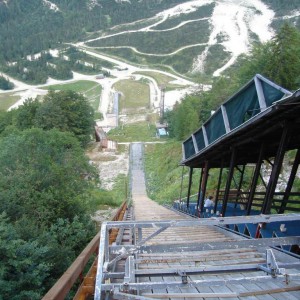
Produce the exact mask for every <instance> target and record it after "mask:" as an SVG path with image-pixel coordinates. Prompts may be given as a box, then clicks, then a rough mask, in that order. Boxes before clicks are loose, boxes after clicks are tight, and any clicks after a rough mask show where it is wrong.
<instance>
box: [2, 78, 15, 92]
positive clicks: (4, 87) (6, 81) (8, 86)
mask: <svg viewBox="0 0 300 300" xmlns="http://www.w3.org/2000/svg"><path fill="white" fill-rule="evenodd" d="M13 88H14V84H13V83H12V82H10V81H9V79H7V78H5V77H4V76H2V75H1V76H0V90H12V89H13Z"/></svg>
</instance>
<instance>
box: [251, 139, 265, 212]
mask: <svg viewBox="0 0 300 300" xmlns="http://www.w3.org/2000/svg"><path fill="white" fill-rule="evenodd" d="M264 151H265V144H264V143H262V144H261V145H260V150H259V156H258V159H257V163H256V166H255V171H254V175H253V178H252V183H251V188H250V193H249V198H248V204H247V215H250V213H251V208H252V203H253V198H254V194H255V190H256V186H257V181H258V178H259V175H260V169H261V165H262V162H263V156H264Z"/></svg>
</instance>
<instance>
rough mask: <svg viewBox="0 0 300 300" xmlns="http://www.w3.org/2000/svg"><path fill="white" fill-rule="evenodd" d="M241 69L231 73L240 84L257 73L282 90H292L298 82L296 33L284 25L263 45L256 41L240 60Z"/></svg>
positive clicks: (299, 48) (298, 41)
mask: <svg viewBox="0 0 300 300" xmlns="http://www.w3.org/2000/svg"><path fill="white" fill-rule="evenodd" d="M240 65H241V68H240V70H238V71H237V72H236V74H231V76H232V75H233V76H234V77H235V78H236V80H237V81H238V82H239V83H240V85H243V84H245V83H246V82H247V81H249V80H250V79H251V78H252V77H253V76H254V75H255V74H257V73H259V74H262V75H263V76H265V77H267V78H269V79H271V80H272V81H274V82H275V83H276V84H279V85H281V86H283V87H285V88H286V89H290V90H294V89H298V88H299V84H300V71H299V70H300V32H299V30H298V29H296V28H295V27H293V26H291V25H289V24H287V23H286V24H284V25H283V27H281V29H280V30H279V32H278V34H277V35H276V36H274V38H273V39H272V40H271V41H270V42H267V43H265V44H256V45H254V47H253V48H252V51H251V53H250V54H249V55H248V56H244V57H243V58H242V60H241V61H240Z"/></svg>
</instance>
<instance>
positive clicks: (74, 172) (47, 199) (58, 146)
mask: <svg viewBox="0 0 300 300" xmlns="http://www.w3.org/2000/svg"><path fill="white" fill-rule="evenodd" d="M0 149H1V151H0V198H1V202H0V212H2V211H5V212H6V213H7V215H8V216H9V217H10V218H11V220H14V221H17V220H19V219H21V218H23V217H25V218H29V219H30V218H33V219H34V220H35V222H36V224H38V225H39V226H44V225H49V224H51V223H53V222H54V221H55V220H56V219H57V218H63V219H65V218H69V219H70V220H72V219H73V218H74V217H75V216H76V215H80V214H84V213H85V211H86V209H87V207H86V206H87V203H88V197H89V196H88V189H89V182H90V181H89V180H88V179H87V180H84V178H94V177H95V176H96V175H95V174H96V172H95V169H94V168H93V167H92V166H91V165H90V164H89V163H88V159H87V158H86V157H85V155H84V152H83V149H82V148H81V147H80V145H79V143H78V141H77V139H76V138H74V137H73V136H72V135H71V134H70V133H66V132H60V131H58V130H56V129H53V130H50V131H43V130H41V129H37V128H33V129H29V130H25V131H23V132H20V133H15V134H11V135H9V136H7V137H4V138H2V139H1V140H0Z"/></svg>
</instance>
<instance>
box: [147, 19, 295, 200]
mask: <svg viewBox="0 0 300 300" xmlns="http://www.w3.org/2000/svg"><path fill="white" fill-rule="evenodd" d="M257 73H259V74H262V75H263V76H265V77H267V78H269V79H271V80H272V81H273V82H275V83H276V84H278V85H280V86H282V87H285V88H286V89H288V90H290V91H295V90H298V89H300V32H299V30H297V29H296V28H295V27H291V26H289V25H287V24H285V25H284V26H283V27H282V28H281V29H280V30H279V32H278V34H277V35H276V36H275V37H274V38H273V39H272V40H271V41H270V42H267V43H264V44H258V45H255V46H253V48H252V51H251V52H250V54H249V55H245V56H244V57H242V58H241V59H240V60H239V62H238V66H237V67H234V68H232V69H231V70H230V71H229V72H228V75H229V76H226V77H225V76H222V77H219V78H215V79H214V82H213V85H212V89H211V90H210V91H206V92H203V91H199V92H196V93H194V94H191V95H188V96H186V97H185V98H184V100H183V101H182V102H181V103H177V104H176V105H175V107H174V109H173V110H170V111H168V112H167V114H166V121H167V123H168V125H169V130H170V136H171V137H172V138H174V139H175V140H177V143H176V142H175V141H173V142H172V143H168V144H165V145H164V146H160V145H147V146H146V151H145V152H146V173H147V183H148V185H147V187H148V193H149V195H150V196H151V198H152V199H156V200H157V201H160V202H168V201H169V202H170V201H173V200H174V199H178V198H179V197H180V190H181V184H183V190H185V191H186V190H187V186H188V174H187V172H188V170H187V168H186V169H182V168H180V167H179V166H178V162H179V160H180V153H181V151H182V149H181V142H182V141H183V140H185V139H186V138H187V137H188V136H190V135H191V134H192V133H193V132H195V131H196V130H197V129H199V127H200V126H202V124H203V123H204V122H206V121H207V120H208V119H209V118H210V116H211V113H212V112H213V111H214V110H216V109H217V108H219V106H220V105H221V104H222V103H223V102H225V101H226V100H228V99H229V98H230V97H231V96H232V95H234V94H235V93H236V91H238V90H239V89H240V88H241V87H242V86H243V85H245V84H246V83H247V82H248V81H250V79H251V78H253V77H254V75H255V74H257ZM292 155H293V154H292ZM210 175H211V176H210V177H211V178H212V179H211V180H210V183H209V186H208V189H215V188H216V186H217V178H218V175H215V174H214V170H211V171H210ZM214 175H215V176H214ZM182 176H183V183H181V177H182ZM194 176H195V179H194V180H195V182H197V180H198V177H197V176H199V173H197V174H195V175H194ZM295 182H296V183H295V186H296V187H298V189H299V187H300V184H299V179H297V180H296V181H295ZM197 192H198V190H197V187H194V190H192V194H193V193H197Z"/></svg>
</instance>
